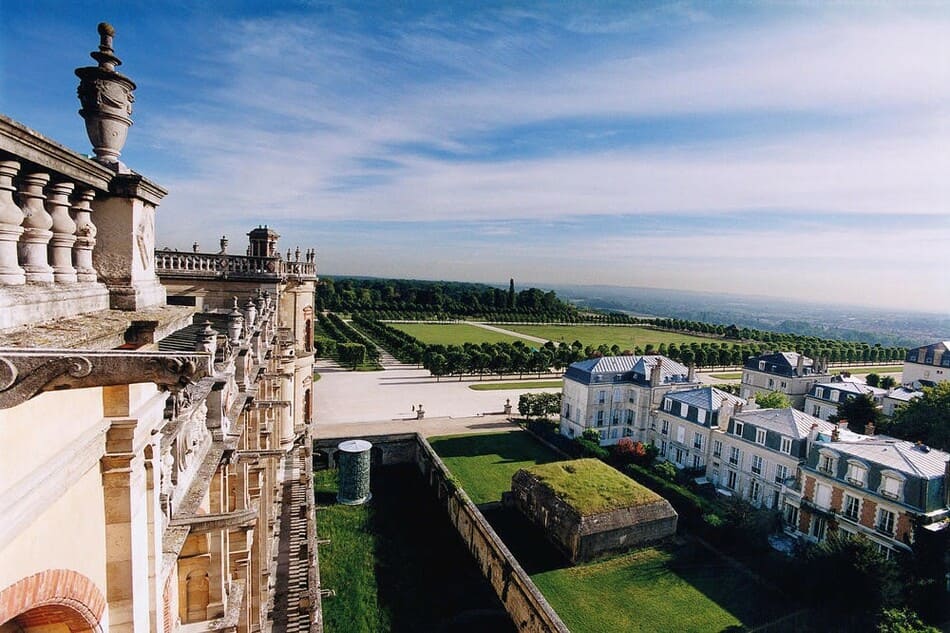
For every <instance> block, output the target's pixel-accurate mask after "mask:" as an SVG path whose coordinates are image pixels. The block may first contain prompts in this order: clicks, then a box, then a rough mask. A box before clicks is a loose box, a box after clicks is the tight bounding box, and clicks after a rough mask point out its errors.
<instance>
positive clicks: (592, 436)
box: [581, 427, 600, 444]
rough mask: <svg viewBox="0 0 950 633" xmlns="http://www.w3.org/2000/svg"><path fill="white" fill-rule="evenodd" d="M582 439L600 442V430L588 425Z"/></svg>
mask: <svg viewBox="0 0 950 633" xmlns="http://www.w3.org/2000/svg"><path fill="white" fill-rule="evenodd" d="M581 439H583V440H587V441H588V442H597V443H598V444H600V431H598V430H597V429H595V428H591V427H588V428H586V429H584V432H583V433H581Z"/></svg>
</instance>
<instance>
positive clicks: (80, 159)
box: [0, 114, 115, 191]
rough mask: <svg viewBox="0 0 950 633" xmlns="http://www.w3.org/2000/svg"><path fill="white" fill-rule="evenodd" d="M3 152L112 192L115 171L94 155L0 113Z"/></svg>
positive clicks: (0, 140) (1, 147) (0, 147)
mask: <svg viewBox="0 0 950 633" xmlns="http://www.w3.org/2000/svg"><path fill="white" fill-rule="evenodd" d="M0 151H4V152H8V153H10V154H12V155H13V156H14V157H16V158H17V159H21V160H27V161H29V162H31V163H34V164H36V165H39V166H41V167H45V168H47V169H50V170H51V171H55V172H57V173H59V174H62V175H64V176H66V177H68V178H71V179H73V180H75V181H76V182H80V183H82V184H84V185H87V186H90V187H93V188H95V189H98V190H99V191H108V190H109V183H110V182H111V181H112V179H113V178H114V177H115V172H114V171H112V170H111V169H109V168H108V167H106V166H104V165H100V164H99V163H97V162H96V161H94V160H92V159H91V158H86V157H85V156H83V155H82V154H79V153H78V152H74V151H73V150H71V149H68V148H66V147H63V146H62V145H60V144H59V143H56V142H55V141H51V140H50V139H48V138H46V137H45V136H43V135H42V134H40V133H39V132H36V131H35V130H31V129H30V128H28V127H26V126H25V125H23V124H21V123H18V122H16V121H14V120H13V119H10V118H8V117H5V116H3V115H2V114H0Z"/></svg>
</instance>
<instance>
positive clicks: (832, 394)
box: [828, 389, 839, 402]
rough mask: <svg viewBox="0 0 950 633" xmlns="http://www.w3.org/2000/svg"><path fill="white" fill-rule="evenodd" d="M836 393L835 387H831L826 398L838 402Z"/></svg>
mask: <svg viewBox="0 0 950 633" xmlns="http://www.w3.org/2000/svg"><path fill="white" fill-rule="evenodd" d="M838 395H839V392H838V390H837V389H832V390H831V396H829V398H828V399H829V400H831V401H832V402H838Z"/></svg>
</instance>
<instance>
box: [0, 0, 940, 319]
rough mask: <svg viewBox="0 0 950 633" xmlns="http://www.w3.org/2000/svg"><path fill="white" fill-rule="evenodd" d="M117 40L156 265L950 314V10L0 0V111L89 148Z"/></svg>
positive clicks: (131, 155) (134, 164)
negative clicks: (948, 256)
mask: <svg viewBox="0 0 950 633" xmlns="http://www.w3.org/2000/svg"><path fill="white" fill-rule="evenodd" d="M102 20H105V21H109V22H111V23H112V24H113V25H114V26H115V28H116V31H117V33H116V38H115V46H116V51H117V54H118V55H119V57H120V58H122V60H123V62H124V64H123V66H122V67H121V68H120V70H121V71H123V72H125V73H126V74H128V75H129V76H130V77H132V79H133V80H135V81H136V82H137V84H138V90H137V91H136V103H135V112H134V114H133V118H134V119H135V125H134V126H133V128H132V129H131V131H130V133H129V140H128V143H127V145H126V148H125V150H124V152H123V156H122V158H123V160H124V162H125V163H126V164H128V165H129V167H131V168H132V169H135V170H136V171H139V172H141V173H143V174H145V175H146V176H148V177H150V178H151V179H153V180H155V181H157V182H159V183H160V184H162V185H164V186H165V187H167V188H168V189H169V190H170V194H169V196H168V198H166V200H165V201H164V203H163V205H162V207H161V208H160V209H159V213H158V235H159V237H158V243H159V245H167V246H171V247H178V248H188V247H189V245H190V244H191V242H192V241H194V240H197V241H198V242H199V243H200V244H201V245H202V247H203V248H206V249H208V250H211V249H212V248H214V247H216V245H217V240H218V238H219V237H220V236H221V235H222V234H227V235H228V236H229V237H230V239H231V244H232V245H234V246H233V247H232V248H237V249H240V248H242V247H241V246H240V245H241V244H243V243H244V237H243V234H244V233H246V232H247V230H249V229H250V228H251V227H253V226H255V225H257V224H258V223H264V222H266V223H268V224H270V225H271V226H274V227H275V228H277V230H278V231H279V232H281V234H282V235H283V238H282V240H281V243H282V245H283V246H284V247H285V248H286V247H288V246H294V245H296V244H299V245H300V246H301V247H302V248H306V247H310V246H313V247H315V248H316V249H317V252H318V260H317V261H318V265H319V267H320V269H321V270H322V271H324V272H326V273H333V274H342V273H347V274H366V275H378V276H403V277H421V278H430V279H431V278H444V279H461V280H475V281H504V280H507V278H508V277H514V278H515V279H516V280H518V281H519V282H522V281H523V282H537V283H544V282H551V283H554V282H557V283H603V284H615V285H630V286H652V287H670V288H682V289H694V290H706V291H722V292H733V293H743V294H762V295H775V296H785V297H790V298H800V299H808V300H812V301H821V302H840V303H854V304H861V305H874V306H890V307H894V308H897V307H900V308H909V309H917V310H927V311H947V310H950V272H948V270H950V266H948V265H947V264H946V261H945V257H942V256H943V255H944V253H945V252H946V245H947V242H948V239H950V5H946V4H943V3H930V4H928V3H918V4H907V3H900V4H896V3H895V4H887V3H880V2H875V3H868V4H861V3H840V4H835V5H833V6H831V7H827V6H823V5H821V4H820V3H813V2H807V3H800V4H799V3H725V2H723V3H707V2H703V3H626V2H614V3H587V2H577V3H569V2H551V3H531V4H522V3H475V2H472V3H447V2H436V3H398V4H397V3H359V4H358V5H357V4H356V3H335V2H287V3H279V2H268V3H264V2H260V3H256V2H135V1H129V0H124V1H122V2H83V3H72V2H42V1H34V2H29V3H14V2H12V1H10V0H0V21H2V23H3V24H4V34H3V37H2V38H0V112H3V113H4V114H7V115H8V116H11V117H12V118H14V119H17V120H19V121H21V122H23V123H25V124H27V125H29V126H31V127H34V128H35V129H38V130H40V131H41V132H42V133H44V134H46V135H48V136H50V137H52V138H54V139H56V140H58V141H59V142H61V143H63V144H65V145H67V146H69V147H71V148H74V149H76V150H78V151H83V152H88V151H89V148H88V141H87V140H86V138H85V133H84V131H83V126H82V122H81V120H80V119H79V117H78V115H76V110H77V109H78V101H77V100H76V98H75V85H76V79H75V77H74V76H73V74H72V71H73V69H74V68H75V67H77V66H80V65H87V64H90V63H92V62H91V60H90V59H89V58H88V52H89V51H90V50H92V49H93V48H94V47H95V45H96V44H97V36H96V32H95V27H96V24H97V23H98V22H99V21H102Z"/></svg>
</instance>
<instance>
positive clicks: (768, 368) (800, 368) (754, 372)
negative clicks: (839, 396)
mask: <svg viewBox="0 0 950 633" xmlns="http://www.w3.org/2000/svg"><path fill="white" fill-rule="evenodd" d="M828 378H830V375H829V374H828V372H827V371H825V370H824V369H823V368H822V367H821V363H818V362H816V361H814V360H812V359H811V358H808V357H807V356H805V355H804V354H799V353H798V352H774V353H767V354H761V355H759V356H750V357H749V358H747V359H746V361H745V364H744V366H743V368H742V384H741V387H740V392H739V395H741V396H742V397H743V398H745V399H746V400H750V399H753V398H755V397H756V396H759V395H766V394H768V393H770V392H773V391H778V392H780V393H784V394H785V395H787V396H788V399H789V400H790V401H791V403H792V406H793V407H795V408H796V409H802V408H803V407H804V405H805V394H807V393H808V390H809V389H811V387H812V385H814V384H815V383H816V382H818V381H820V380H827V379H828Z"/></svg>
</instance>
